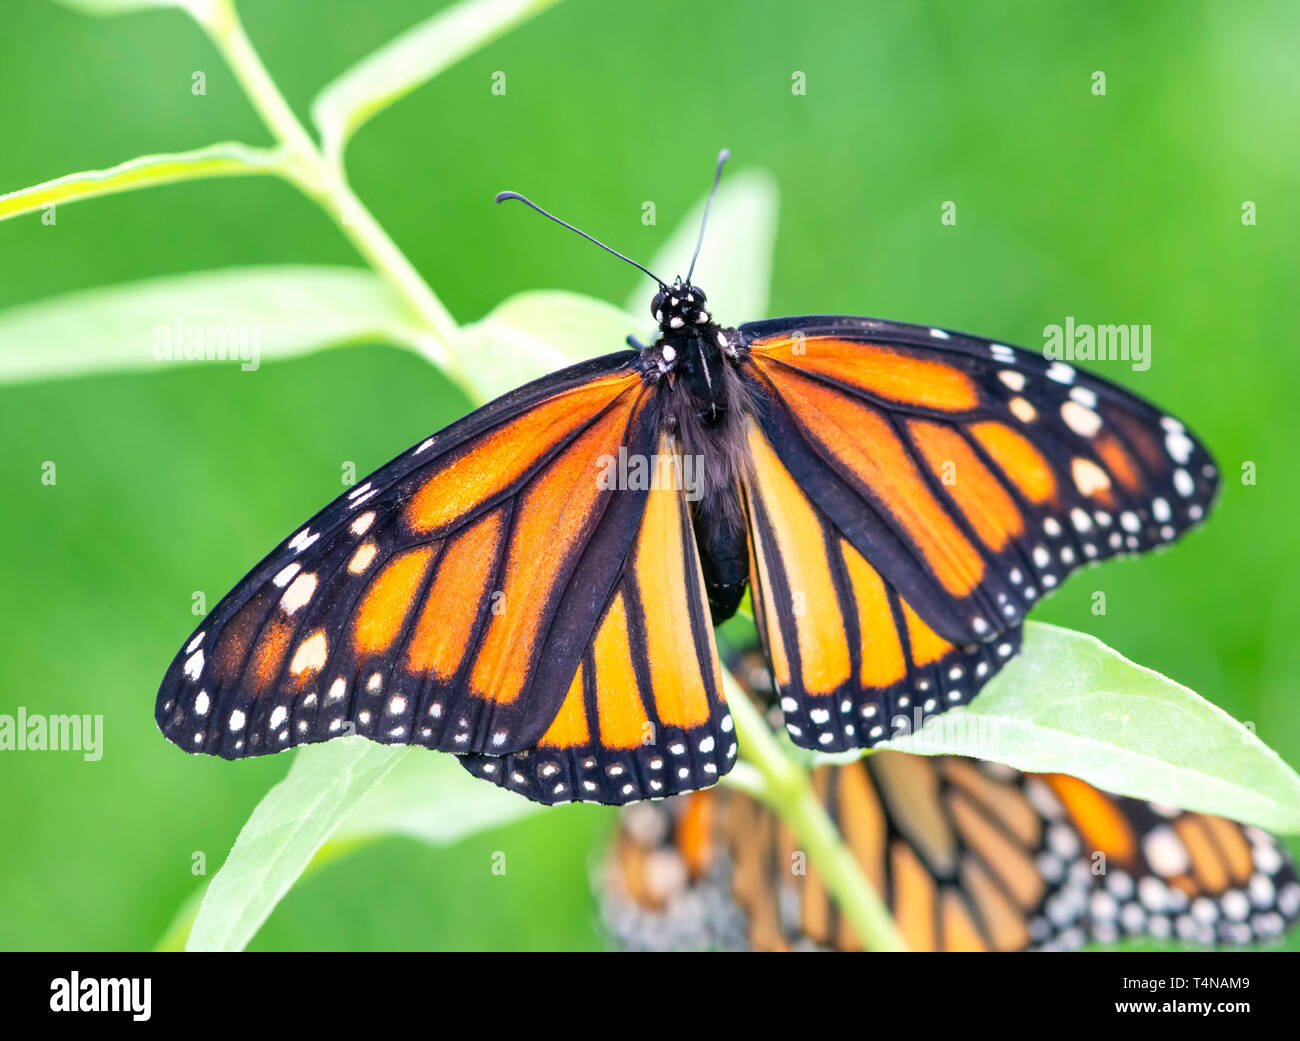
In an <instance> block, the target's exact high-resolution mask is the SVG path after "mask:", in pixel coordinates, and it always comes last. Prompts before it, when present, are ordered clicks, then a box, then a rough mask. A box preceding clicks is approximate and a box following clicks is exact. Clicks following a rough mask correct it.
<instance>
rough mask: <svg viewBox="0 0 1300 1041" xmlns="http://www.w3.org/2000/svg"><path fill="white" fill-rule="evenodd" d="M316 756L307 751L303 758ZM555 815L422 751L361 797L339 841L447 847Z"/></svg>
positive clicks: (440, 755)
mask: <svg viewBox="0 0 1300 1041" xmlns="http://www.w3.org/2000/svg"><path fill="white" fill-rule="evenodd" d="M314 751H315V749H304V751H303V753H300V754H307V753H308V752H314ZM550 812H554V810H553V808H552V807H548V806H542V805H540V804H539V803H535V802H529V801H528V800H527V799H525V798H524V797H523V796H522V795H519V794H518V793H517V792H510V791H506V790H505V789H504V788H498V787H496V786H495V785H491V784H484V783H483V782H482V781H481V780H479V779H478V778H477V777H474V776H473V775H472V774H471V773H469V771H468V770H466V769H465V768H464V767H463V766H461V765H460V763H458V762H456V760H455V759H454V758H453V757H452V756H450V755H445V754H443V753H441V752H430V751H428V750H427V749H424V748H417V749H412V750H411V754H410V755H407V756H403V757H402V758H401V760H399V761H398V763H397V764H396V765H395V766H394V767H393V769H392V771H391V772H390V773H389V774H388V776H387V777H385V778H384V779H383V780H382V781H380V782H379V784H377V785H376V786H375V787H374V788H372V789H371V790H370V792H369V793H368V794H367V795H365V796H363V797H362V798H361V800H360V801H359V802H358V803H357V804H356V806H355V807H354V808H353V809H352V812H351V813H349V814H348V816H347V818H346V819H345V820H344V821H343V823H342V824H341V825H340V826H339V829H338V831H336V832H335V833H334V838H333V841H334V842H358V841H364V840H370V839H376V838H382V837H384V836H386V835H405V836H406V837H408V838H413V839H419V840H420V841H421V842H427V843H429V844H430V845H432V846H447V845H450V844H451V843H453V842H458V841H459V840H460V839H463V838H465V837H466V836H468V835H473V834H476V833H477V832H480V831H487V830H489V829H491V828H496V827H500V826H501V825H503V824H510V823H511V822H513V821H516V820H519V819H520V818H522V817H529V816H532V815H533V814H535V813H550Z"/></svg>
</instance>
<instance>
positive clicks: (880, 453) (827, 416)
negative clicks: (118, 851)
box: [155, 151, 1218, 803]
mask: <svg viewBox="0 0 1300 1041" xmlns="http://www.w3.org/2000/svg"><path fill="white" fill-rule="evenodd" d="M726 158H727V153H726V152H725V151H724V152H723V153H722V155H721V156H719V159H718V165H717V169H716V171H715V175H714V181H713V191H714V192H716V190H717V186H718V183H719V180H720V178H721V173H722V165H723V162H724V161H725V160H726ZM507 198H516V199H520V200H521V201H524V202H525V203H527V204H528V205H530V206H533V208H534V209H537V210H539V211H540V212H542V213H543V214H544V215H545V216H547V217H551V219H553V220H556V221H557V222H558V223H561V224H564V222H563V221H560V220H559V219H558V218H555V217H552V215H551V214H549V213H546V211H544V210H541V208H540V207H538V206H536V205H535V204H533V203H531V202H530V201H529V200H527V199H524V198H523V197H522V196H519V195H516V194H515V193H510V192H505V193H502V194H501V195H500V196H498V201H501V200H503V199H507ZM711 200H712V194H711V195H710V201H711ZM707 213H708V207H707V205H706V209H705V217H706V218H707ZM565 226H566V227H571V225H567V224H565ZM572 230H574V231H577V230H578V229H576V228H572ZM578 233H579V234H581V235H583V236H584V237H585V238H588V239H591V236H588V235H586V233H585V232H580V231H579V232H578ZM703 236H704V225H703V223H702V224H701V228H700V237H699V240H698V241H697V244H696V249H695V257H696V258H698V256H699V251H700V246H701V245H702V243H703ZM591 241H593V242H596V240H595V239H591ZM596 244H597V245H599V246H601V248H603V249H606V250H608V251H609V252H611V253H615V255H616V256H619V257H621V258H622V259H624V260H628V262H629V263H632V264H634V265H635V266H636V267H638V268H640V269H641V270H642V271H645V272H646V274H648V275H650V277H652V278H654V279H655V281H656V282H657V283H658V291H657V292H656V293H655V295H654V298H653V301H652V303H651V311H652V313H653V315H654V317H655V320H656V321H657V322H658V326H659V336H658V338H657V339H656V340H655V341H654V342H653V343H652V344H650V345H648V346H641V345H639V344H636V342H635V340H632V339H631V338H629V342H630V343H632V344H633V345H634V346H635V347H636V349H634V350H628V351H622V352H620V353H615V354H610V355H607V356H605V357H602V358H597V359H594V360H592V361H588V362H584V363H582V364H579V365H574V366H572V367H570V368H567V369H564V370H563V371H561V372H557V373H555V374H553V375H551V376H547V377H545V378H543V379H541V380H538V381H536V382H534V383H530V384H528V385H527V386H525V387H522V388H520V389H518V390H516V391H514V392H512V393H510V394H507V395H505V396H504V397H501V398H498V399H497V400H495V401H493V402H491V403H489V404H488V405H486V406H484V407H483V408H480V409H478V410H477V411H475V412H473V413H471V414H470V415H468V416H467V417H465V418H464V419H462V420H460V421H459V422H456V423H453V424H452V425H451V426H449V427H447V428H446V429H444V430H442V431H441V432H439V433H437V434H434V435H433V436H432V437H429V438H427V439H426V440H424V441H421V442H420V443H419V444H418V445H416V446H414V447H413V448H411V449H410V450H408V451H406V452H404V453H402V454H401V455H399V456H398V457H397V458H396V459H394V460H392V461H391V462H390V463H388V464H387V465H385V466H383V467H381V468H380V469H379V470H377V471H375V472H374V473H373V474H371V475H370V476H369V477H368V478H367V479H366V480H364V481H363V482H361V483H360V484H358V485H357V486H356V487H354V488H352V489H351V490H350V491H349V492H347V493H346V494H344V495H342V496H340V497H339V498H338V499H336V500H335V501H334V502H332V503H330V504H329V505H328V506H326V507H325V508H324V509H323V510H321V511H320V512H319V513H318V514H317V515H316V516H315V517H313V518H312V519H311V520H310V521H308V522H307V523H306V524H305V525H303V526H302V527H300V528H299V529H297V530H296V531H295V532H294V533H293V534H292V535H291V536H290V537H289V538H287V539H285V540H284V541H283V542H282V543H281V544H280V545H279V546H277V547H276V548H275V549H274V550H272V552H271V553H270V554H269V555H268V556H267V557H266V558H265V559H264V560H263V561H262V562H261V563H260V564H258V565H257V566H255V567H254V568H253V569H252V570H251V571H250V572H249V573H248V574H247V575H246V576H245V577H244V578H243V580H242V581H240V583H239V584H238V585H237V586H235V588H234V590H233V591H231V592H230V593H229V594H228V595H227V596H226V597H224V598H223V599H222V600H221V602H220V603H219V604H218V605H217V607H216V608H215V609H214V610H213V611H212V612H211V614H210V615H209V616H208V617H207V618H206V619H205V620H204V621H203V623H202V624H201V625H200V626H199V627H198V628H197V629H196V630H195V631H194V632H193V633H192V634H191V636H190V638H189V639H188V640H186V641H185V643H184V644H183V646H182V649H181V650H180V652H179V653H178V654H177V655H176V657H175V659H174V660H173V662H172V664H171V666H170V667H169V669H168V671H167V674H166V676H165V678H164V679H163V682H162V686H161V689H160V691H159V694H158V700H157V705H156V709H155V718H156V720H157V723H158V725H159V727H160V728H161V729H162V732H163V733H164V734H165V735H166V736H167V737H168V738H169V739H171V740H172V741H174V742H175V743H176V744H178V745H180V746H181V747H182V748H184V749H186V750H187V751H190V752H201V753H206V754H210V755H219V756H223V757H225V758H228V759H236V758H240V757H243V756H249V755H262V754H265V753H270V752H278V751H282V750H283V749H286V748H289V747H291V746H294V745H299V744H305V743H310V742H316V741H325V740H329V739H330V738H333V737H336V736H339V735H342V734H350V733H356V734H361V735H364V736H366V737H369V738H371V739H373V740H375V741H380V742H390V743H393V742H395V743H408V744H419V745H424V746H426V747H429V748H435V749H441V750H444V751H449V752H453V753H455V754H456V755H458V756H459V757H461V761H462V762H463V764H464V765H465V766H466V767H467V768H468V769H469V770H470V771H471V772H472V773H474V774H476V775H478V776H480V777H483V778H486V779H489V780H491V781H494V782H495V783H497V784H500V785H503V786H506V787H509V788H511V789H514V790H516V791H519V792H521V793H523V794H524V795H526V796H527V797H528V798H530V799H533V800H536V801H539V802H545V803H557V802H568V801H572V800H586V801H595V802H603V803H624V802H628V801H633V800H638V799H644V798H652V797H662V796H668V795H672V794H674V793H677V792H683V791H688V790H694V789H697V788H701V787H706V786H708V785H711V784H713V783H715V782H716V781H717V780H718V778H719V777H720V776H721V775H723V774H725V773H726V772H727V771H728V770H729V769H730V768H731V766H732V764H733V763H734V761H735V756H736V743H735V741H734V739H733V734H732V722H731V718H730V716H729V715H728V713H727V709H726V704H725V701H724V698H723V694H722V689H721V674H720V666H719V661H718V655H717V650H716V648H715V646H714V641H713V634H712V627H711V624H710V623H711V622H712V623H713V624H717V623H719V622H720V621H722V620H724V619H726V618H728V617H730V616H731V615H732V614H733V613H734V612H735V611H736V609H737V607H738V605H739V603H740V601H741V599H742V597H743V595H744V593H745V590H746V589H747V588H748V589H750V590H752V596H753V601H754V605H755V609H756V614H757V618H758V623H759V629H760V631H761V634H762V637H763V640H764V645H765V647H766V651H767V654H768V656H769V659H770V661H771V664H772V667H773V670H774V672H775V675H776V678H777V681H778V683H779V684H780V687H781V694H782V697H781V706H782V709H783V710H784V713H785V725H786V728H787V729H788V731H789V733H790V735H791V736H792V737H793V739H794V740H795V741H796V742H797V743H798V744H800V745H803V746H806V747H811V748H817V749H822V750H827V751H833V750H843V749H851V748H867V747H870V746H872V745H873V744H875V743H876V742H877V741H879V740H882V739H883V738H884V736H885V733H884V729H883V721H884V720H886V719H889V718H892V717H893V716H894V714H895V713H896V712H899V711H900V710H901V711H903V712H904V713H905V714H910V715H912V716H921V717H929V716H931V715H934V714H936V713H939V712H942V711H943V710H944V709H946V708H948V707H950V706H952V705H956V704H961V703H963V702H966V701H969V700H970V698H972V697H973V696H974V695H975V694H976V693H977V692H978V691H979V689H980V687H981V686H982V685H983V684H984V683H985V682H986V681H987V680H988V679H989V678H990V677H991V676H993V675H994V674H995V673H996V672H997V671H998V670H999V669H1000V668H1001V667H1002V666H1003V665H1004V664H1005V663H1006V662H1007V661H1008V660H1009V659H1010V658H1011V657H1012V656H1013V655H1014V654H1015V653H1016V651H1017V649H1018V647H1019V643H1020V625H1021V621H1022V619H1023V618H1024V616H1025V613H1026V612H1027V611H1028V610H1029V608H1030V607H1031V606H1032V605H1033V603H1034V602H1035V601H1036V600H1037V599H1038V597H1039V596H1040V595H1041V594H1043V593H1045V592H1047V591H1048V590H1050V589H1052V588H1053V587H1054V586H1055V585H1057V583H1058V582H1059V581H1060V580H1061V579H1062V578H1063V577H1064V576H1065V575H1066V574H1068V573H1069V572H1071V571H1073V570H1075V569H1076V568H1078V567H1079V566H1081V565H1083V564H1085V563H1092V562H1096V561H1100V560H1101V559H1103V558H1105V557H1110V556H1114V555H1116V554H1121V553H1133V552H1138V551H1141V550H1145V549H1148V548H1151V547H1154V546H1161V545H1165V544H1167V543H1169V542H1170V541H1172V540H1173V539H1174V538H1175V537H1177V536H1178V535H1179V534H1181V533H1182V532H1183V531H1184V530H1186V529H1187V528H1188V527H1190V526H1192V525H1194V524H1195V523H1196V522H1198V521H1200V520H1201V519H1202V517H1203V516H1204V514H1205V511H1206V509H1207V508H1208V506H1209V504H1210V503H1211V501H1212V500H1213V498H1214V495H1215V492H1216V488H1217V484H1218V476H1217V473H1216V471H1215V469H1214V466H1213V464H1212V462H1211V461H1210V457H1209V455H1208V454H1207V453H1206V451H1205V450H1204V449H1203V448H1202V447H1201V446H1200V444H1199V443H1198V442H1197V441H1196V440H1194V439H1193V438H1192V437H1191V435H1189V434H1188V432H1187V431H1186V430H1185V428H1184V427H1183V425H1182V424H1181V423H1180V422H1178V421H1177V420H1175V419H1172V418H1170V417H1169V416H1167V415H1164V414H1162V413H1161V412H1159V411H1157V410H1156V409H1154V408H1153V407H1151V406H1150V405H1148V404H1146V403H1145V402H1143V401H1141V400H1139V399H1138V398H1137V397H1135V396H1134V395H1132V394H1129V393H1128V392H1126V391H1124V390H1121V389H1120V388H1118V387H1116V386H1114V385H1112V384H1110V383H1107V382H1105V381H1103V380H1101V379H1099V378H1096V377H1093V376H1087V375H1084V374H1083V373H1080V372H1076V371H1075V370H1074V369H1073V368H1071V367H1070V366H1068V365H1066V364H1064V363H1062V362H1060V361H1053V362H1050V363H1049V362H1047V361H1045V360H1044V359H1043V358H1041V357H1039V356H1036V355H1033V354H1031V353H1029V352H1026V351H1022V350H1015V349H1013V348H1011V347H1008V346H1005V345H1003V344H999V343H993V342H990V341H988V340H983V339H979V338H977V337H972V336H966V335H963V334H960V333H955V332H946V331H943V330H940V329H934V328H930V327H925V326H915V325H905V324H901V323H895V322H886V321H878V320H875V319H868V318H845V317H832V316H814V317H801V318H782V319H774V320H769V321H760V322H754V323H750V324H747V325H741V326H740V327H738V328H727V327H723V326H721V325H719V324H718V323H717V322H715V320H714V316H713V314H712V312H711V311H710V310H708V302H707V300H706V297H705V295H704V292H703V291H702V290H701V289H700V288H699V287H698V286H695V285H694V284H693V283H692V281H691V276H692V274H693V271H694V265H695V260H694V259H692V262H691V267H690V268H689V269H688V271H687V274H686V277H685V279H682V278H680V277H679V278H678V279H677V280H676V281H675V282H674V283H673V284H672V285H671V286H670V285H668V284H667V283H665V282H664V281H663V280H662V279H659V278H658V277H657V276H655V275H653V274H652V273H651V272H650V271H648V269H646V268H643V267H641V265H639V264H636V262H635V261H631V260H630V259H629V258H627V257H624V256H623V255H622V254H620V253H616V252H615V251H614V250H612V249H610V248H609V247H608V246H605V245H604V244H603V243H599V242H596ZM919 722H920V720H919V719H918V724H919Z"/></svg>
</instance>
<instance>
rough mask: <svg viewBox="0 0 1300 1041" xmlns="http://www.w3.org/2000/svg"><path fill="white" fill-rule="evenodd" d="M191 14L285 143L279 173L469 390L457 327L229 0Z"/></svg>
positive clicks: (441, 364)
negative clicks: (384, 284) (303, 116)
mask: <svg viewBox="0 0 1300 1041" xmlns="http://www.w3.org/2000/svg"><path fill="white" fill-rule="evenodd" d="M195 17H196V20H197V21H198V23H199V25H200V26H202V28H203V29H204V31H205V32H207V34H208V35H209V36H210V37H211V38H212V41H213V43H215V44H216V46H217V49H218V50H219V51H220V52H221V54H222V56H223V57H224V58H225V60H226V63H227V64H228V65H229V66H230V68H231V71H232V72H233V73H234V74H235V78H236V79H237V80H238V81H239V83H240V85H241V86H242V87H243V89H244V92H245V93H246V94H247V95H248V98H249V100H250V101H251V102H252V104H253V107H254V108H255V109H257V112H258V114H259V115H260V116H261V117H262V121H263V122H264V123H265V124H266V126H267V129H269V130H270V131H271V133H272V135H273V136H274V137H275V138H276V140H277V142H279V144H280V145H281V146H282V147H283V148H284V149H285V150H286V152H287V156H286V162H285V168H286V175H287V176H289V177H290V179H291V180H293V181H294V183H296V184H297V185H298V186H299V188H301V189H302V191H303V192H304V193H305V194H306V195H307V196H308V197H310V198H311V199H313V200H315V201H316V202H317V203H318V204H319V205H320V207H321V208H322V209H323V210H325V211H326V212H327V213H328V214H329V215H330V217H331V219H332V220H333V221H334V223H335V224H337V225H338V227H339V230H340V231H342V232H343V234H344V236H346V237H347V239H348V240H349V241H350V242H351V243H352V244H353V246H355V247H356V250H357V252H358V253H360V254H361V255H362V257H364V258H365V260H366V262H367V263H369V264H370V266H371V267H372V268H374V269H375V271H377V272H378V273H379V274H380V275H382V276H383V277H384V278H386V279H387V280H388V281H389V282H390V283H391V284H392V285H393V287H394V288H395V289H396V290H397V291H398V293H399V294H401V296H402V299H403V300H405V301H406V303H407V305H408V306H409V307H410V308H411V310H412V311H413V312H414V314H415V315H416V317H417V318H418V319H419V320H420V323H421V325H422V326H423V327H424V328H425V329H426V330H427V331H428V333H429V334H430V336H431V337H432V340H433V343H431V344H430V343H426V344H424V346H425V348H426V350H428V351H429V353H430V354H431V355H432V358H433V361H434V362H435V364H436V365H437V366H438V367H439V368H441V369H442V370H443V371H444V372H446V373H447V375H449V376H450V377H451V378H452V379H454V380H455V381H456V382H457V383H458V384H460V386H461V387H462V389H465V390H467V391H468V390H470V389H471V387H472V384H471V382H470V380H469V378H468V376H467V375H466V373H465V372H464V370H463V368H462V366H461V364H460V359H459V357H458V355H457V347H458V345H459V343H460V326H459V325H458V324H457V323H456V320H455V319H454V318H453V317H452V316H451V313H450V312H449V311H448V310H447V308H446V307H444V306H443V304H442V301H441V300H439V299H438V297H437V295H436V294H435V293H434V292H433V290H432V289H430V288H429V284H428V283H427V282H426V281H425V280H424V279H423V278H422V277H421V275H420V273H419V272H418V271H417V270H416V269H415V266H414V265H413V264H412V263H411V262H410V260H409V259H408V258H407V256H406V254H405V253H403V252H402V251H401V249H400V248H399V247H398V245H397V243H396V242H394V241H393V239H392V237H391V236H390V235H389V234H388V232H386V231H385V230H384V228H383V226H382V225H380V223H379V222H378V221H377V220H376V219H375V217H374V215H373V214H372V213H371V212H370V210H369V209H368V208H367V207H366V205H365V203H363V202H362V201H361V200H360V198H358V197H357V194H356V193H355V192H354V191H353V190H352V188H351V186H350V185H349V184H348V183H347V180H346V179H345V178H344V176H343V174H342V172H341V171H340V170H338V169H337V168H336V167H334V166H332V165H331V164H330V163H329V162H328V161H327V160H326V158H325V156H324V154H323V153H322V152H321V150H320V148H319V147H318V146H317V144H316V142H315V141H314V140H312V137H311V135H310V134H309V133H308V132H307V130H306V128H305V127H304V126H303V125H302V123H301V121H300V120H299V119H298V117H297V116H296V115H294V112H293V109H292V108H290V107H289V103H288V102H287V101H286V100H285V97H284V95H283V94H282V93H281V92H280V88H279V87H277V86H276V84H275V81H274V80H273V79H272V78H271V74H270V72H268V71H267V68H266V65H265V64H264V63H263V61H262V58H261V56H260V55H259V54H258V53H257V50H256V49H255V48H254V47H253V44H252V41H250V40H249V38H248V34H247V33H245V32H244V26H243V23H242V22H241V21H240V19H239V13H238V12H237V11H236V9H235V5H234V0H215V2H214V5H213V9H212V13H211V14H210V15H208V16H206V17H200V16H198V15H197V14H196V15H195Z"/></svg>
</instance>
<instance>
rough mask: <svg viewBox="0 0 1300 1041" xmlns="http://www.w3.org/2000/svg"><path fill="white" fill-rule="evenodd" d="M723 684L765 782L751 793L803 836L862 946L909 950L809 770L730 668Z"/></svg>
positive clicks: (745, 749)
mask: <svg viewBox="0 0 1300 1041" xmlns="http://www.w3.org/2000/svg"><path fill="white" fill-rule="evenodd" d="M722 685H723V686H724V687H725V688H726V691H727V707H728V708H729V709H730V710H731V718H732V720H733V721H734V722H735V724H736V739H737V741H738V742H739V744H740V749H741V752H742V754H743V755H744V757H745V759H746V760H747V761H748V762H750V763H752V764H753V765H754V766H755V767H756V768H757V769H758V771H759V772H760V773H761V774H762V775H763V779H764V782H765V784H764V786H763V789H762V790H760V791H758V792H756V793H755V792H753V791H752V790H751V794H757V795H758V796H759V797H760V798H761V799H762V800H763V801H764V802H766V803H767V804H768V805H769V806H770V807H771V808H772V809H773V810H775V811H776V813H777V815H778V816H779V817H780V818H781V820H782V821H783V822H784V823H785V824H786V825H787V826H788V827H789V828H790V830H791V831H793V832H794V834H795V835H796V836H797V837H798V839H799V841H800V842H801V843H802V844H803V846H804V848H805V850H806V852H807V853H808V857H809V860H810V861H811V862H812V863H813V864H814V865H816V867H817V870H818V872H820V874H821V876H822V880H823V881H824V882H825V883H826V888H827V889H829V890H830V892H831V894H832V895H833V896H834V897H835V902H836V903H837V904H838V905H839V907H840V910H841V911H842V912H843V914H844V917H846V918H847V919H848V920H849V922H850V924H852V926H853V929H854V932H855V933H856V934H857V937H858V939H859V940H860V941H861V943H862V945H863V946H864V947H866V948H867V949H868V950H872V951H905V950H907V946H906V945H905V944H904V943H903V938H902V936H900V935H899V933H898V928H897V926H896V925H895V924H894V919H893V916H892V915H890V913H889V911H888V910H886V908H885V905H884V904H883V903H882V902H881V899H880V895H879V894H878V893H877V892H876V891H875V889H873V888H872V886H871V884H870V883H869V882H868V881H867V880H866V878H865V877H864V876H863V874H862V871H861V869H860V868H859V867H858V862H857V861H856V860H854V859H853V854H852V853H850V852H849V849H848V847H847V846H845V845H844V842H843V841H842V840H841V838H840V836H839V833H838V832H837V831H836V829H835V825H834V824H833V823H831V819H830V818H829V817H828V816H827V815H826V810H825V808H824V807H823V806H822V804H821V801H820V800H819V799H818V798H817V794H816V792H814V791H813V787H812V782H811V780H810V779H809V776H808V773H807V771H805V770H804V769H803V768H802V767H801V766H799V765H798V764H797V763H795V762H793V761H792V760H791V759H789V758H788V757H787V756H786V755H785V753H784V752H782V751H781V747H780V745H778V744H777V742H776V739H775V738H774V737H773V736H772V732H771V731H770V730H769V729H768V727H767V724H766V723H765V722H764V721H763V717H762V715H761V714H760V713H759V711H758V709H757V708H755V707H754V703H753V702H752V701H750V700H749V697H748V696H747V695H746V694H745V692H744V691H743V690H742V689H741V687H740V684H739V683H738V682H737V681H736V679H735V677H733V676H732V675H731V673H730V672H728V671H727V670H725V669H724V670H723V673H722Z"/></svg>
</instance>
